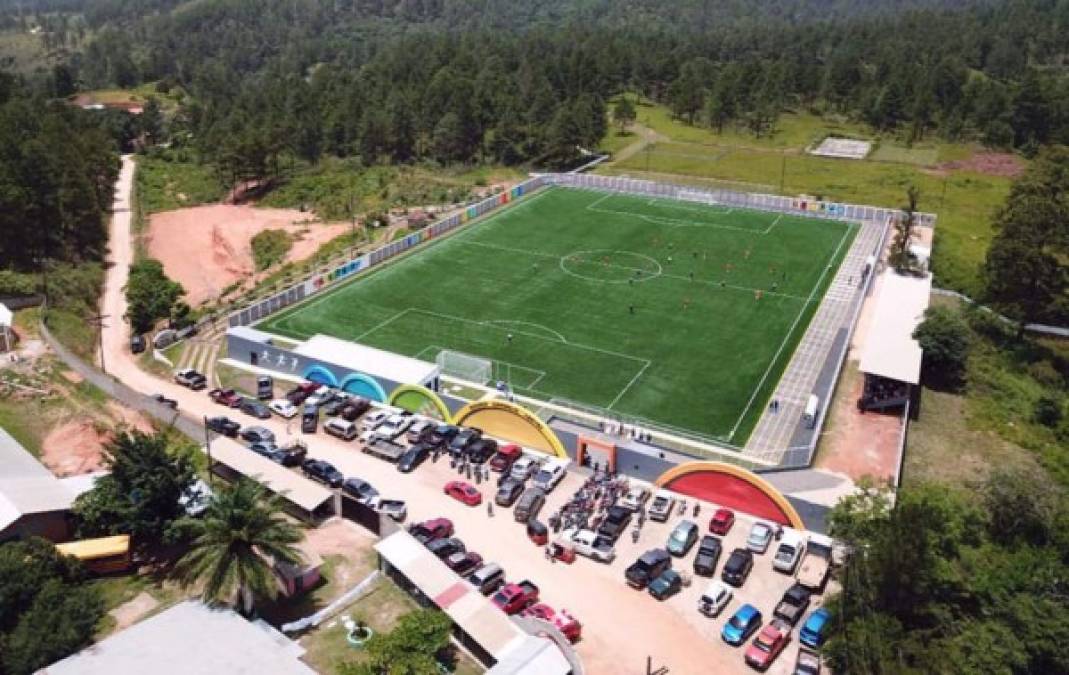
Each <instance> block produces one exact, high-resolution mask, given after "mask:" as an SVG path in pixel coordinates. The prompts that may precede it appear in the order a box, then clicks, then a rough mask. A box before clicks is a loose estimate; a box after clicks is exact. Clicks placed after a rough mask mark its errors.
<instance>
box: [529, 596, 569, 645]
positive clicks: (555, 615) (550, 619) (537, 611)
mask: <svg viewBox="0 0 1069 675" xmlns="http://www.w3.org/2000/svg"><path fill="white" fill-rule="evenodd" d="M522 616H530V617H534V618H536V619H542V620H543V621H545V622H546V623H551V624H553V626H554V627H555V628H556V629H557V630H559V631H560V632H561V633H562V634H563V635H564V637H566V638H568V640H569V641H571V642H579V638H580V637H582V634H583V624H581V623H579V621H578V620H577V619H576V618H575V617H574V616H572V615H571V614H570V613H568V610H566V609H562V610H560V611H559V612H555V611H553V608H552V607H550V606H549V605H547V604H544V603H541V602H540V603H538V604H537V605H531V606H530V607H528V608H527V609H525V610H523V614H522Z"/></svg>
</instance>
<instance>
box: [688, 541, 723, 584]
mask: <svg viewBox="0 0 1069 675" xmlns="http://www.w3.org/2000/svg"><path fill="white" fill-rule="evenodd" d="M721 550H723V547H722V546H721V545H720V540H719V539H717V538H716V537H714V536H712V535H711V534H707V535H705V536H704V537H702V541H701V544H699V545H698V555H696V556H694V573H695V574H700V575H701V576H703V577H711V576H713V574H714V573H715V572H716V563H717V561H719V560H720V551H721Z"/></svg>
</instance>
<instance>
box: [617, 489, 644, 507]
mask: <svg viewBox="0 0 1069 675" xmlns="http://www.w3.org/2000/svg"><path fill="white" fill-rule="evenodd" d="M649 498H650V489H649V488H648V487H646V486H645V485H632V486H631V489H630V490H628V491H627V494H626V495H624V498H623V499H621V500H620V506H622V507H624V508H625V509H631V510H632V511H638V510H639V509H640V508H642V506H643V504H645V503H646V502H647V501H648V500H649Z"/></svg>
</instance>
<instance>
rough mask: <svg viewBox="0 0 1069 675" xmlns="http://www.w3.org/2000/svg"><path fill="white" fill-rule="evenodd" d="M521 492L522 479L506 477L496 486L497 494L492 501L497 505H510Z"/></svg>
mask: <svg viewBox="0 0 1069 675" xmlns="http://www.w3.org/2000/svg"><path fill="white" fill-rule="evenodd" d="M522 493H523V481H519V480H516V479H515V478H506V479H505V480H504V482H502V483H501V485H500V486H499V487H498V488H497V494H495V495H494V503H495V504H497V505H498V506H505V507H508V506H512V505H513V504H514V503H516V500H517V499H519V498H520V495H521V494H522Z"/></svg>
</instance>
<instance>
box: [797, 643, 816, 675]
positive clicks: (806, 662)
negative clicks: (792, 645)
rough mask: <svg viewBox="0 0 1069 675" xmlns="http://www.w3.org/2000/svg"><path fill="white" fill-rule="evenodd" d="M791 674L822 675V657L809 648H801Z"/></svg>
mask: <svg viewBox="0 0 1069 675" xmlns="http://www.w3.org/2000/svg"><path fill="white" fill-rule="evenodd" d="M791 675H820V657H819V656H817V655H816V654H814V653H813V652H811V651H809V650H808V649H799V650H798V658H797V659H795V660H794V670H792V671H791Z"/></svg>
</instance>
